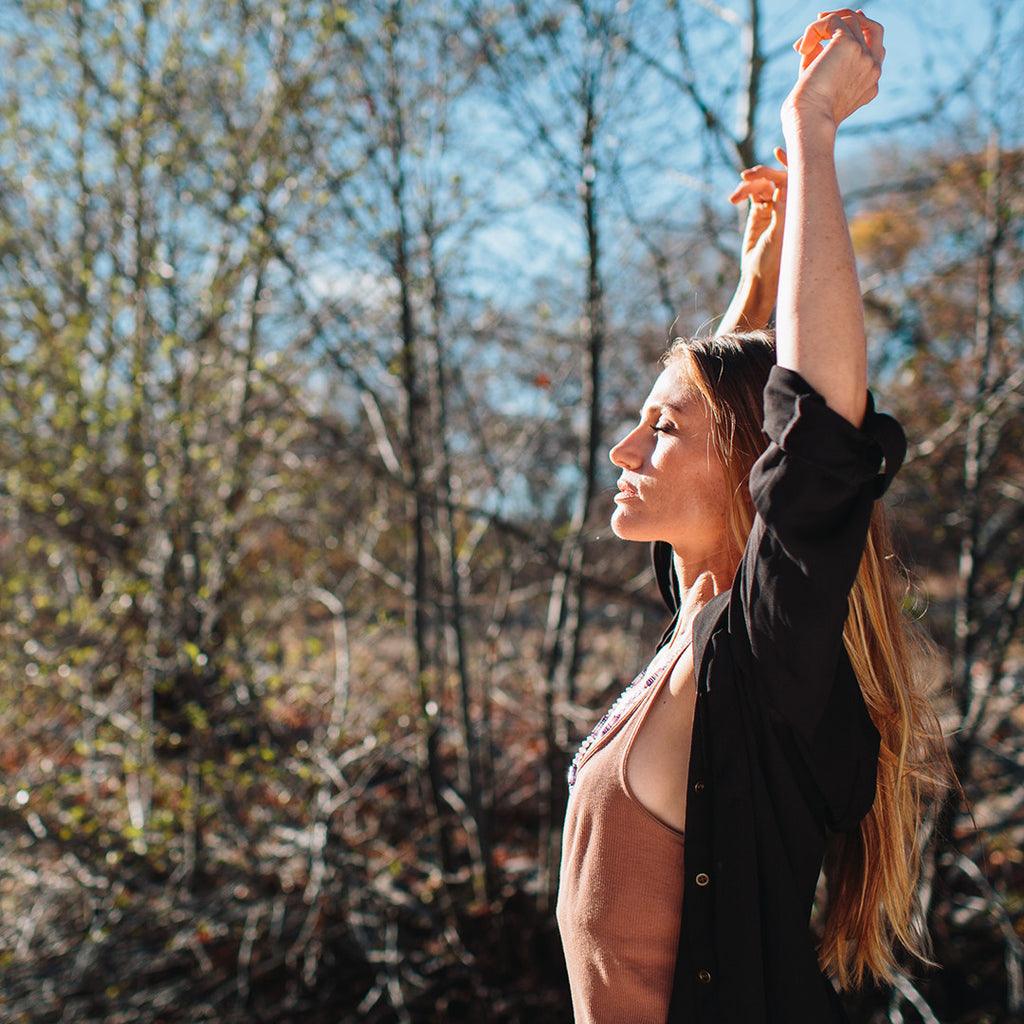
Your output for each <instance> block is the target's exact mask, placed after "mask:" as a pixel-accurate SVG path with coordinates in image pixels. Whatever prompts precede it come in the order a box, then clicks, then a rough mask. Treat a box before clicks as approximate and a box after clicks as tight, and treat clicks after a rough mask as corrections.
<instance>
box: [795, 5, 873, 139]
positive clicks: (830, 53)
mask: <svg viewBox="0 0 1024 1024" xmlns="http://www.w3.org/2000/svg"><path fill="white" fill-rule="evenodd" d="M883 32H884V30H883V28H882V26H881V25H880V24H879V23H878V22H877V21H872V20H871V19H870V18H868V17H867V16H866V15H865V14H864V12H863V11H861V10H856V11H853V10H850V8H849V7H843V8H840V9H839V10H836V11H822V12H820V13H819V15H818V19H817V20H816V21H813V22H811V24H810V25H808V26H807V28H806V29H805V30H804V33H803V35H802V36H801V37H800V38H799V39H798V40H797V41H796V42H795V43H794V44H793V48H794V49H795V50H796V51H797V52H798V53H799V54H800V55H801V60H800V70H799V72H798V76H797V81H796V85H794V86H793V89H792V90H791V91H790V93H789V95H788V96H787V97H786V99H785V102H784V103H783V104H782V119H783V123H784V124H793V123H799V122H801V121H803V120H805V119H808V118H811V119H818V120H821V119H824V120H826V121H827V122H829V123H830V124H831V125H832V126H833V127H838V126H839V124H840V122H842V121H844V120H845V119H846V118H847V117H849V116H850V115H851V114H852V113H853V112H854V111H855V110H858V109H859V108H860V107H862V106H864V105H865V104H867V103H870V102H871V100H873V99H874V98H875V97H876V96H877V95H878V79H879V77H880V76H881V74H882V61H883V60H884V59H885V47H884V46H883V45H882V36H883ZM823 42H825V43H827V45H826V46H825V47H824V49H823V48H822V43H823Z"/></svg>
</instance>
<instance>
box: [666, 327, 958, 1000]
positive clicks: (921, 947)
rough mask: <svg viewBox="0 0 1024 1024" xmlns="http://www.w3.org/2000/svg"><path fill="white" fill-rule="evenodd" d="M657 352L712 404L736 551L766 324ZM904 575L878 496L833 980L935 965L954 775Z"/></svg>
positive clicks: (832, 941)
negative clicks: (933, 817)
mask: <svg viewBox="0 0 1024 1024" xmlns="http://www.w3.org/2000/svg"><path fill="white" fill-rule="evenodd" d="M660 362H661V363H662V364H663V365H664V366H666V367H668V366H672V367H675V368H677V369H678V370H679V371H680V376H681V378H682V382H683V385H684V387H685V388H687V389H688V390H691V391H696V392H697V393H699V394H700V395H701V396H702V398H703V399H704V402H705V403H706V405H707V408H708V411H709V414H710V422H711V443H712V445H713V446H714V448H715V450H716V453H717V455H718V457H719V459H720V460H721V462H722V464H723V466H724V467H725V471H726V476H727V478H728V480H729V483H730V488H731V491H732V495H733V501H732V502H731V504H730V509H729V533H730V542H731V544H732V545H733V546H734V548H735V552H734V553H735V561H736V563H738V562H739V559H740V557H741V555H742V552H743V548H744V547H745V545H746V539H747V535H748V534H749V533H750V529H751V526H752V524H753V521H754V514H755V513H754V506H753V502H752V501H751V498H750V491H749V488H748V476H749V473H750V468H751V466H752V465H753V464H754V462H755V461H756V459H757V457H758V456H759V455H760V454H761V453H762V452H763V451H764V450H765V448H766V447H767V446H768V443H769V438H768V436H767V435H766V434H765V433H764V431H763V429H762V424H763V420H764V407H763V393H764V387H765V384H766V382H767V380H768V374H769V371H770V370H771V367H772V365H773V364H774V363H775V335H774V332H773V331H769V330H757V331H743V332H739V331H735V332H728V333H724V334H720V335H718V336H715V337H703V338H692V339H688V340H687V339H682V338H677V339H676V340H675V341H674V342H673V343H672V345H671V347H670V348H669V349H668V350H667V351H666V352H665V353H663V355H662V356H661V359H660ZM908 589H909V580H908V578H907V576H906V573H905V570H904V567H903V565H902V563H901V562H900V561H899V559H898V558H897V557H896V555H895V554H894V552H893V549H892V531H891V526H890V521H889V512H888V510H887V509H886V507H885V506H884V505H883V504H882V502H881V501H876V502H875V504H874V507H873V509H872V512H871V519H870V524H869V527H868V535H867V542H866V545H865V550H864V555H863V557H862V559H861V563H860V568H859V570H858V572H857V577H856V579H855V580H854V583H853V587H852V589H851V591H850V595H849V601H848V607H849V612H848V615H847V619H846V624H845V626H844V628H843V642H844V646H845V648H846V651H847V654H848V655H849V658H850V662H851V664H852V666H853V669H854V672H855V673H856V675H857V679H858V681H859V683H860V689H861V693H862V694H863V697H864V703H865V705H866V707H867V709H868V713H869V714H870V716H871V720H872V721H873V722H874V724H875V727H876V728H877V729H878V732H879V734H880V736H881V745H880V749H879V756H878V774H877V787H876V794H875V801H874V804H873V805H872V808H871V810H870V811H869V813H868V814H867V816H866V817H865V818H864V819H863V820H862V821H861V822H860V825H859V826H858V828H857V829H855V830H854V831H852V832H849V833H834V834H833V835H831V836H830V838H829V841H828V843H827V845H826V850H825V860H824V870H825V881H826V887H827V894H828V898H827V904H826V909H825V920H824V924H823V927H822V937H821V940H820V942H819V943H818V963H819V966H820V967H821V969H822V970H823V971H825V972H826V973H828V974H829V975H831V976H833V977H835V979H836V982H837V985H838V988H839V989H840V990H847V989H854V988H859V987H861V986H862V985H863V983H864V980H865V975H870V976H871V977H872V980H873V982H874V983H875V984H888V983H891V982H892V981H893V980H894V977H895V973H896V972H897V971H898V967H897V962H896V946H897V944H898V945H899V946H902V947H903V949H905V950H906V951H907V952H908V953H909V954H911V955H912V956H914V957H916V958H918V959H919V960H921V961H923V962H924V963H925V964H928V965H930V966H938V964H936V963H935V962H934V961H933V960H931V959H930V955H931V953H932V945H931V937H930V935H929V934H928V931H927V927H926V925H925V921H924V908H922V907H921V906H920V894H919V889H918V881H919V878H920V875H921V870H922V856H921V855H922V849H921V843H922V839H921V836H922V834H923V833H924V828H923V824H924V822H925V819H926V815H927V813H928V811H929V810H931V809H932V808H933V807H936V806H938V804H939V803H940V801H941V800H942V799H943V797H944V795H945V793H946V792H947V791H948V790H949V789H950V788H951V787H953V786H954V785H955V786H956V787H957V788H958V789H959V791H960V794H961V795H963V790H962V788H960V783H959V781H958V780H957V778H956V772H955V770H954V768H953V764H952V761H951V759H950V756H949V752H948V750H947V748H946V741H945V736H944V735H943V732H942V725H941V722H940V721H939V718H938V715H937V714H936V712H935V710H934V709H933V707H932V705H931V701H930V699H929V697H928V695H927V692H926V690H925V688H924V685H923V684H924V680H923V679H922V678H919V675H918V674H917V673H916V672H915V661H919V660H920V659H921V658H922V656H931V657H934V656H935V655H936V653H937V647H936V645H935V643H934V641H932V640H931V639H930V638H929V637H928V635H927V633H925V631H924V630H923V629H922V628H921V626H920V625H919V624H918V623H917V621H916V620H915V619H913V618H912V617H911V616H910V615H909V614H908V613H907V612H905V611H904V607H905V606H906V604H907V602H906V601H905V600H904V598H905V595H906V594H907V592H908Z"/></svg>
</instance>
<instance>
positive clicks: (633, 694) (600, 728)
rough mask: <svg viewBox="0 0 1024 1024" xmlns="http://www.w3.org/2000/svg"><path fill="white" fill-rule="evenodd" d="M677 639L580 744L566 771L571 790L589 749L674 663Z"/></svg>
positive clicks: (683, 647)
mask: <svg viewBox="0 0 1024 1024" xmlns="http://www.w3.org/2000/svg"><path fill="white" fill-rule="evenodd" d="M687 632H688V633H689V636H688V637H687V640H686V643H685V644H683V646H682V647H681V648H680V649H679V654H682V653H683V651H685V650H686V648H687V647H688V646H689V644H690V641H691V640H692V639H693V632H692V631H691V630H689V629H688V630H687ZM675 639H676V638H675V637H673V638H672V641H670V642H669V643H668V644H667V645H666V648H665V649H666V650H668V652H669V655H670V656H669V657H668V658H666V660H665V663H664V664H660V665H658V667H657V668H653V667H652V668H650V670H649V671H648V673H647V677H646V678H645V679H643V681H642V682H641V677H643V674H644V673H643V670H641V671H640V672H639V673H637V675H636V677H635V678H634V679H633V681H632V682H631V683H630V684H629V685H628V686H627V687H626V688H625V689H624V690H623V691H622V693H620V694H619V695H618V697H616V698H615V702H614V703H613V704H612V706H611V707H610V708H609V709H608V710H607V711H606V712H605V713H604V715H603V716H602V717H601V720H600V721H599V722H598V723H597V725H595V726H594V728H593V729H592V730H591V731H590V735H589V736H588V737H587V738H586V739H585V740H584V741H583V742H582V743H581V744H580V746H579V750H577V751H576V754H575V756H574V757H573V759H572V764H570V765H569V771H568V772H567V773H566V778H567V780H568V782H569V789H570V791H571V790H572V787H573V786H574V785H575V783H576V774H577V772H578V771H579V767H580V765H581V764H582V763H583V761H584V759H585V757H586V753H587V751H588V750H589V749H590V748H591V747H592V746H593V745H594V744H595V743H597V741H598V740H600V739H601V737H602V736H604V735H606V734H607V733H608V732H609V731H610V730H611V728H612V727H613V726H614V725H615V723H616V722H617V721H618V720H619V719H620V718H621V717H622V716H623V715H624V714H626V713H627V712H628V711H629V710H630V709H631V708H632V707H633V705H634V704H636V703H637V701H639V700H640V698H641V697H642V696H643V694H644V693H646V691H647V689H648V687H650V686H652V685H653V683H654V681H655V679H657V678H658V676H659V674H660V673H661V672H662V671H663V670H665V669H666V668H668V666H669V665H671V664H672V663H673V661H674V660H675V659H673V658H672V657H671V654H672V644H673V642H674V641H675Z"/></svg>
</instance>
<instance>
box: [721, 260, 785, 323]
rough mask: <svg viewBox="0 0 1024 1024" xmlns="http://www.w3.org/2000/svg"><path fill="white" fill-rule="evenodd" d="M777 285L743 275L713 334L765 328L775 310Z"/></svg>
mask: <svg viewBox="0 0 1024 1024" xmlns="http://www.w3.org/2000/svg"><path fill="white" fill-rule="evenodd" d="M777 284H778V282H777V281H774V280H773V281H766V280H765V279H764V278H762V277H758V276H757V275H755V274H743V275H742V276H741V277H740V282H739V284H738V285H737V286H736V291H735V293H734V294H733V297H732V301H731V302H730V303H729V308H728V309H727V310H726V311H725V315H724V316H723V317H722V320H721V322H720V323H719V325H718V327H717V329H716V330H715V334H716V335H718V334H725V333H726V331H754V330H758V329H760V328H763V327H767V326H768V321H769V320H770V319H771V316H772V310H773V309H774V308H775V297H776V292H777Z"/></svg>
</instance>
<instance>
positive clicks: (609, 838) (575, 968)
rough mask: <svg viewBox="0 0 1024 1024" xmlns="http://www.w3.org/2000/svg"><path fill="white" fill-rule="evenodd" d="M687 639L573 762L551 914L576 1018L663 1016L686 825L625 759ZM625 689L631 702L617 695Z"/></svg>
mask: <svg viewBox="0 0 1024 1024" xmlns="http://www.w3.org/2000/svg"><path fill="white" fill-rule="evenodd" d="M691 639H692V634H688V635H687V636H686V637H685V638H684V639H683V640H682V641H681V642H680V643H679V644H677V645H676V650H675V651H674V653H672V654H671V655H670V656H669V658H668V659H667V661H665V662H664V663H663V665H662V667H660V668H658V667H657V665H655V668H654V672H653V679H652V681H651V683H650V685H647V686H645V685H644V683H645V681H646V680H647V679H648V677H649V676H651V675H652V673H651V671H650V669H645V671H644V672H642V673H641V674H640V675H639V676H637V678H636V679H635V680H634V681H633V683H631V684H630V686H629V687H627V689H626V690H625V691H623V695H622V697H620V699H619V700H617V701H616V703H615V704H613V705H612V708H610V709H609V712H608V713H607V714H606V715H605V717H604V718H602V719H601V721H600V722H598V724H597V726H595V728H594V731H593V732H592V733H591V736H590V737H588V740H589V743H588V740H584V744H583V746H584V752H583V753H582V755H581V756H579V757H578V758H577V760H576V762H575V771H572V770H570V778H573V780H574V781H573V783H572V785H571V787H570V794H569V803H568V807H567V809H566V817H565V825H564V828H563V831H562V859H561V865H560V869H559V883H558V903H557V908H556V911H555V916H556V918H557V921H558V930H559V933H560V935H561V938H562V947H563V949H564V952H565V962H566V967H567V969H568V973H569V987H570V990H571V993H572V1007H573V1016H574V1019H575V1024H663V1022H664V1020H665V1018H666V1017H667V1015H668V1002H669V996H670V994H671V990H672V976H673V971H674V969H675V961H676V950H677V946H678V943H679V930H680V922H681V912H682V899H683V845H684V844H683V833H682V832H681V831H680V830H678V829H676V828H674V827H673V826H672V825H669V824H668V823H667V822H664V821H662V820H661V819H660V818H658V817H657V816H656V815H655V814H654V813H653V812H652V811H651V810H649V809H648V808H647V807H645V806H644V805H643V804H642V803H640V801H639V800H638V799H637V797H636V796H635V795H634V793H633V792H632V790H631V789H630V788H629V784H628V781H627V779H628V777H627V774H626V766H627V763H628V758H629V752H630V749H631V748H632V746H633V738H634V737H635V736H636V734H637V732H638V731H639V729H640V727H641V726H642V725H643V722H644V720H645V719H646V717H647V713H648V711H649V709H650V708H651V706H652V705H653V704H654V702H655V701H656V700H657V695H658V693H659V692H660V691H661V688H662V686H664V685H665V680H666V679H668V678H669V676H670V675H671V670H672V668H673V667H674V665H675V663H676V661H677V660H678V659H679V656H680V655H681V654H682V653H683V651H684V650H685V649H686V647H687V646H688V645H689V643H690V641H691ZM631 689H632V690H633V694H634V696H633V698H632V702H630V700H627V699H624V698H626V696H627V694H629V693H630V691H631ZM620 701H621V702H622V703H621V704H620ZM617 706H618V710H617V715H616V708H617ZM666 770H669V766H666Z"/></svg>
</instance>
